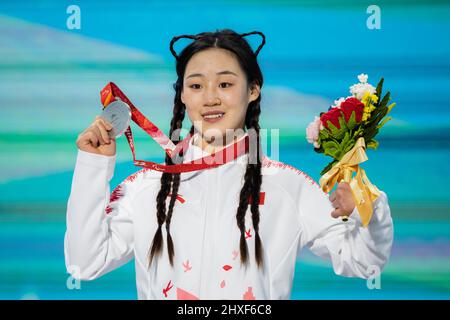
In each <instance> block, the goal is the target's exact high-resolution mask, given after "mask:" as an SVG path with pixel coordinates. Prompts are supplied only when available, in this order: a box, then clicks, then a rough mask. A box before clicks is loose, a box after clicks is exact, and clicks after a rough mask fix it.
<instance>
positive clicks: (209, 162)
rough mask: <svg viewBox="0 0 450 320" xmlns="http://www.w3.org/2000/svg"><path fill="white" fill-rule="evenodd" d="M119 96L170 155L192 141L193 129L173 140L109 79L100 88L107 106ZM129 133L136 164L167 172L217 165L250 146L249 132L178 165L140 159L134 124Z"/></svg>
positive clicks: (127, 131)
mask: <svg viewBox="0 0 450 320" xmlns="http://www.w3.org/2000/svg"><path fill="white" fill-rule="evenodd" d="M115 98H119V99H120V100H122V101H123V102H125V103H126V104H128V105H129V106H130V108H131V119H132V120H133V121H134V122H135V123H136V124H137V125H138V126H139V127H141V128H142V129H143V130H144V131H145V132H147V133H148V134H149V135H150V136H151V137H152V138H153V140H155V141H156V143H158V144H159V145H160V147H161V148H162V149H163V150H164V151H165V152H166V153H167V154H168V155H169V157H170V158H171V159H172V160H173V159H174V158H175V157H176V156H178V155H179V154H180V152H181V151H183V154H184V152H185V151H186V150H187V148H188V147H189V141H190V138H191V137H192V135H191V134H190V133H189V134H188V135H187V136H186V137H185V138H184V139H183V140H182V141H180V142H179V143H178V144H177V145H175V144H174V143H173V142H172V140H170V139H169V138H168V137H167V136H166V135H165V134H164V132H162V131H161V130H160V129H159V128H158V127H157V126H156V125H155V124H154V123H153V122H151V121H150V120H148V119H147V118H146V117H145V116H144V115H143V114H142V113H141V112H140V111H139V110H138V109H137V108H136V107H135V106H134V105H133V103H131V101H130V100H129V99H128V98H127V96H126V95H125V94H124V93H123V92H122V91H121V90H120V89H119V87H117V86H116V85H115V84H114V83H113V82H110V83H108V84H107V85H106V86H105V87H104V88H103V89H102V91H101V92H100V99H101V102H102V104H103V107H104V108H106V107H107V106H108V104H109V103H111V102H112V101H114V100H115ZM125 137H126V138H127V140H128V144H129V145H130V149H131V153H132V154H133V161H134V165H136V166H139V167H144V168H148V169H151V170H156V171H161V172H167V173H181V172H190V171H197V170H202V169H209V168H215V167H218V166H220V165H222V164H225V163H226V162H229V161H232V160H235V159H236V158H238V157H239V156H241V155H242V154H244V153H247V152H248V150H249V136H248V135H247V136H245V137H244V139H240V140H238V141H236V142H234V143H233V144H230V145H229V146H227V147H226V148H223V149H221V150H219V151H218V152H214V153H212V154H211V155H208V156H206V157H203V158H201V159H196V160H192V161H190V162H186V163H181V164H177V163H176V164H174V165H164V164H159V163H155V162H151V161H144V160H137V159H136V154H135V147H134V140H133V134H132V132H131V127H130V126H128V128H127V129H126V131H125Z"/></svg>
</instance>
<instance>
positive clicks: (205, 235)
mask: <svg viewBox="0 0 450 320" xmlns="http://www.w3.org/2000/svg"><path fill="white" fill-rule="evenodd" d="M211 171H212V170H211ZM204 173H205V176H206V177H205V178H206V179H205V180H206V183H205V184H204V186H205V187H204V189H203V190H204V192H205V197H204V199H205V204H204V209H203V237H202V246H201V247H202V250H201V258H200V259H201V260H200V289H199V294H198V296H199V299H200V300H203V299H204V297H203V292H205V283H206V280H205V278H206V275H205V274H206V271H205V270H207V267H206V261H207V260H208V259H207V252H208V250H207V249H208V248H207V245H208V241H206V240H207V239H208V223H207V219H208V210H209V206H210V203H209V199H210V196H209V189H210V188H208V186H209V185H210V182H211V181H210V180H211V178H210V175H211V172H210V171H209V172H208V171H207V172H204Z"/></svg>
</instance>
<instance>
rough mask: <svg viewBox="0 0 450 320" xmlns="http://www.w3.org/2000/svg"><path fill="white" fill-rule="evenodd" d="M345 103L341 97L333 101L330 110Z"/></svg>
mask: <svg viewBox="0 0 450 320" xmlns="http://www.w3.org/2000/svg"><path fill="white" fill-rule="evenodd" d="M344 101H345V98H344V97H341V98H339V99H337V100H334V106H332V108H340V107H341V103H342V102H344Z"/></svg>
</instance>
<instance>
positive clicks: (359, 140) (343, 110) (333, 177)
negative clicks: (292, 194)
mask: <svg viewBox="0 0 450 320" xmlns="http://www.w3.org/2000/svg"><path fill="white" fill-rule="evenodd" d="M367 79H368V76H367V75H366V74H360V75H359V76H358V80H359V83H357V84H354V85H352V86H351V87H350V93H351V96H348V97H347V98H340V99H338V100H336V101H334V105H333V106H331V107H330V108H329V109H328V111H327V112H321V113H320V117H317V116H316V117H315V120H314V121H313V122H311V123H310V124H309V125H308V127H307V129H306V139H307V140H308V142H309V143H312V144H313V145H314V151H316V152H318V153H324V154H325V155H328V156H331V157H332V158H333V161H331V162H330V163H329V164H328V165H327V166H326V167H325V168H324V169H323V170H322V172H321V173H320V175H321V176H322V177H321V178H320V186H321V187H322V189H323V191H325V192H327V193H328V192H329V191H330V190H332V189H333V187H334V185H335V184H336V183H339V182H340V181H342V180H344V181H345V182H348V183H349V184H350V187H351V189H352V193H353V196H354V199H355V202H356V206H357V208H358V211H359V213H360V216H361V221H362V223H363V226H367V225H368V224H369V222H370V218H371V216H372V202H373V201H374V200H375V199H376V198H377V197H378V196H379V194H380V193H379V190H378V189H377V188H376V186H374V185H372V184H371V183H370V181H369V179H368V178H367V176H366V174H365V172H364V169H362V168H360V167H359V164H360V163H361V162H364V161H366V160H368V158H367V155H366V153H365V150H366V148H369V149H376V148H377V147H378V141H377V140H375V136H376V135H377V133H378V132H379V130H380V129H381V127H382V126H383V125H384V124H385V123H386V122H387V121H389V120H390V119H391V117H386V115H387V114H388V113H389V112H390V111H391V109H392V108H393V107H394V106H395V103H392V104H390V105H388V103H389V100H390V93H389V92H387V93H386V94H385V95H384V97H382V98H381V95H382V88H383V81H384V79H383V78H382V79H381V80H380V81H379V83H378V85H377V87H376V88H375V87H373V86H372V85H371V84H369V83H368V82H367ZM353 172H356V176H355V177H353Z"/></svg>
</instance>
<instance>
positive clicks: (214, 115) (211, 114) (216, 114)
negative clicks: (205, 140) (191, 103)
mask: <svg viewBox="0 0 450 320" xmlns="http://www.w3.org/2000/svg"><path fill="white" fill-rule="evenodd" d="M224 115H225V112H222V111H208V112H205V113H203V114H202V118H203V120H205V121H207V122H217V121H219V120H220V119H222V118H223V117H224Z"/></svg>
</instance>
